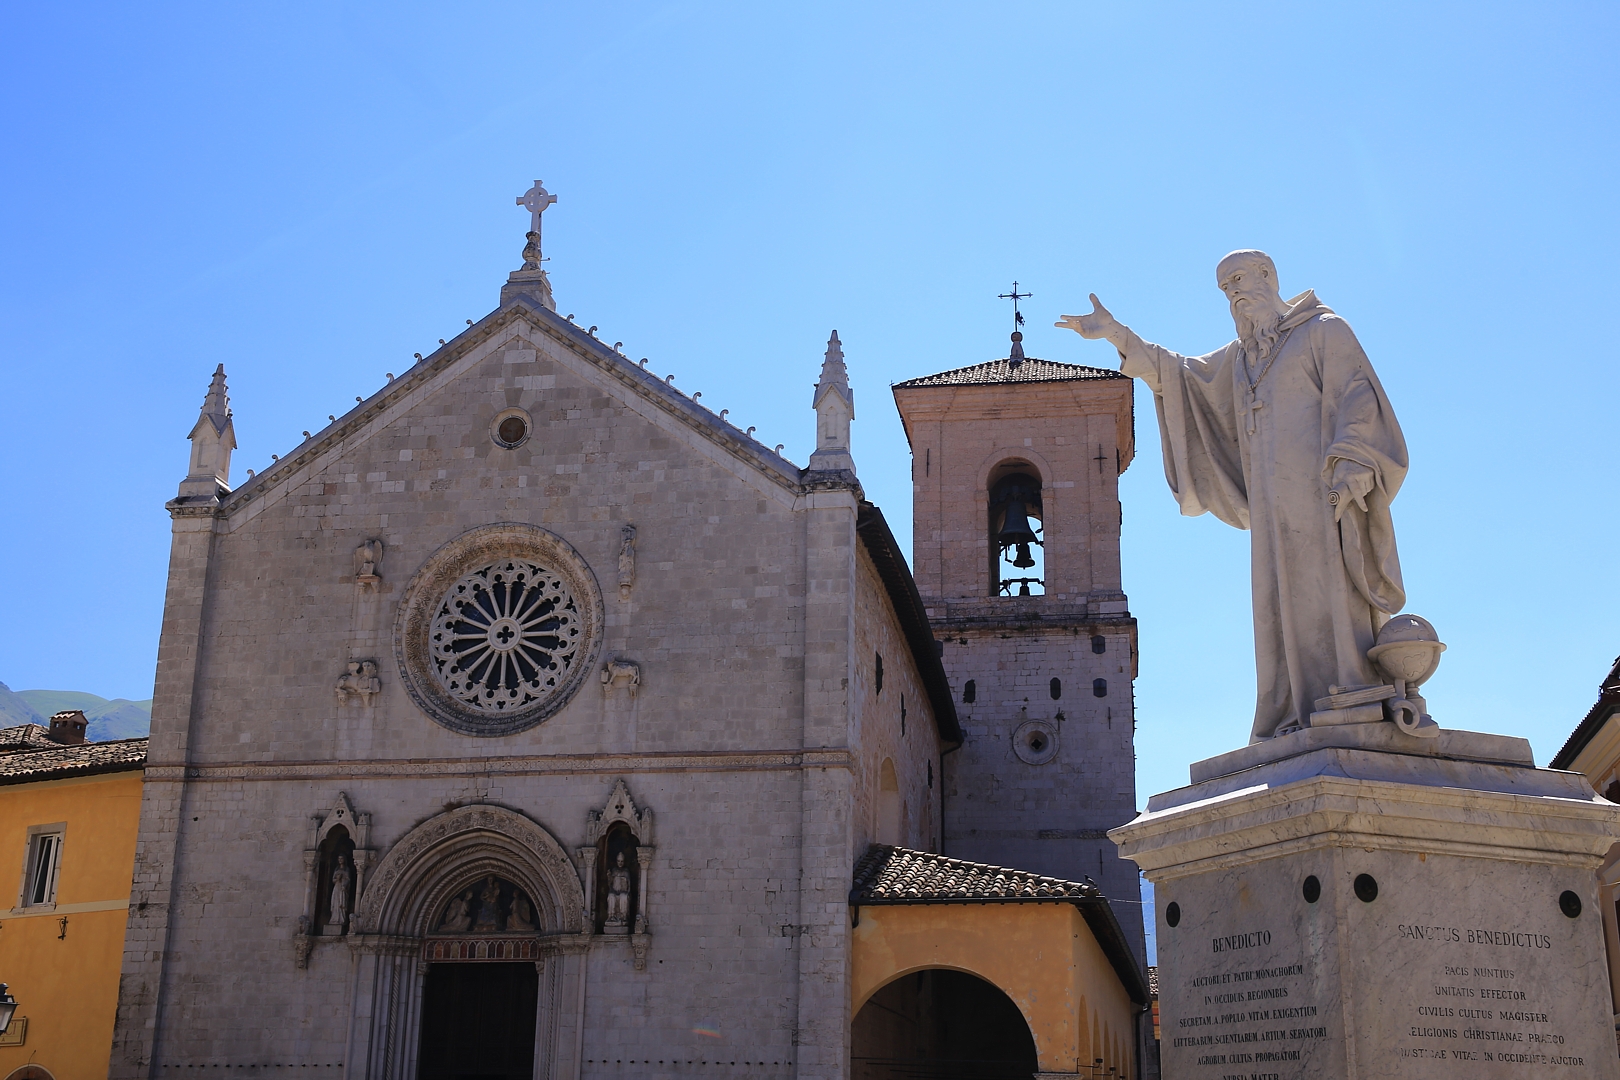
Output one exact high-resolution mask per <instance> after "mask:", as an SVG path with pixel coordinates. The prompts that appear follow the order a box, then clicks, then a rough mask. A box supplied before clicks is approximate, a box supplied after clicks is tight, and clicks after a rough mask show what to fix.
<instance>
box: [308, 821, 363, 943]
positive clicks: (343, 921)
mask: <svg viewBox="0 0 1620 1080" xmlns="http://www.w3.org/2000/svg"><path fill="white" fill-rule="evenodd" d="M319 867H320V869H319V873H318V876H317V878H316V892H315V897H316V910H315V919H314V930H315V932H316V933H319V934H322V935H334V936H335V935H342V934H344V933H346V932H347V929H348V921H349V913H350V912H352V911H353V910H354V886H355V879H354V840H353V838H351V837H350V836H349V830H348V829H346V828H344V827H343V826H342V825H338V826H335V827H333V829H332V831H331V832H329V833H327V834H326V838H325V839H324V840H322V841H321V846H320V863H319Z"/></svg>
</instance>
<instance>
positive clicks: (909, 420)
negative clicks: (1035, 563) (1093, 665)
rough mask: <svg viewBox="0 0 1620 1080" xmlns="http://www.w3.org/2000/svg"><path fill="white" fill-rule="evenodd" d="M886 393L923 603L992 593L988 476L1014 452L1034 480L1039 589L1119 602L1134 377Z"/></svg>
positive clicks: (1060, 597) (1056, 596)
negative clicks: (907, 461)
mask: <svg viewBox="0 0 1620 1080" xmlns="http://www.w3.org/2000/svg"><path fill="white" fill-rule="evenodd" d="M1031 363H1039V361H1032V362H1031ZM1081 370H1086V369H1081ZM894 396H895V402H896V404H898V405H899V407H900V414H901V416H902V417H903V418H904V420H905V425H906V434H907V436H908V437H909V438H910V440H911V451H912V470H911V471H912V522H913V529H912V560H913V562H914V564H915V567H914V574H915V577H916V580H917V588H918V590H919V591H920V592H921V593H922V595H923V598H924V599H925V600H935V599H939V600H947V601H952V602H957V601H962V600H977V599H987V598H990V597H992V596H993V595H994V585H993V583H992V582H991V581H990V577H989V572H988V567H989V565H990V539H989V522H988V516H987V515H988V512H989V511H988V507H987V500H988V498H989V481H990V475H991V472H992V470H994V469H995V468H996V467H997V466H998V465H1000V464H1002V463H1003V462H1007V461H1011V460H1015V459H1021V460H1024V461H1027V462H1029V463H1030V464H1031V465H1032V466H1033V467H1034V470H1035V472H1036V473H1038V475H1039V478H1040V481H1041V498H1042V501H1043V504H1044V507H1045V511H1046V518H1045V526H1046V573H1047V587H1046V593H1047V595H1048V596H1049V597H1051V598H1052V599H1053V600H1055V601H1060V602H1070V603H1072V602H1075V601H1079V602H1081V603H1085V602H1097V603H1109V602H1111V601H1113V602H1117V601H1120V600H1122V599H1123V595H1122V594H1121V593H1120V570H1119V525H1120V516H1119V474H1120V473H1121V472H1123V471H1124V470H1125V468H1126V466H1128V465H1129V464H1130V462H1131V457H1132V455H1133V454H1134V453H1135V443H1134V440H1133V437H1132V434H1133V433H1132V413H1131V384H1130V380H1128V379H1125V378H1123V377H1116V378H1097V379H1072V380H1063V381H1056V380H1052V381H1042V382H1003V383H988V384H972V385H966V386H949V385H947V386H919V387H913V388H908V387H906V386H905V385H904V384H902V385H901V386H898V387H896V388H895V392H894Z"/></svg>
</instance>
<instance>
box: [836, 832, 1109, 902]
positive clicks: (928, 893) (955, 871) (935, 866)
mask: <svg viewBox="0 0 1620 1080" xmlns="http://www.w3.org/2000/svg"><path fill="white" fill-rule="evenodd" d="M1101 896H1102V890H1100V889H1098V888H1097V886H1096V885H1094V884H1092V883H1091V882H1089V881H1084V882H1082V881H1063V880H1061V879H1059V878H1049V877H1042V876H1040V875H1039V874H1030V873H1026V872H1025V871H1023V870H1009V869H1008V868H1006V867H1004V866H990V865H987V864H985V863H975V862H964V861H962V860H961V859H947V858H946V857H945V856H943V855H934V854H931V853H930V852H926V851H913V850H911V849H910V848H902V847H889V846H887V845H884V844H873V845H872V847H871V848H870V849H868V850H867V852H866V855H865V857H864V858H862V859H861V861H860V862H859V863H857V864H856V865H855V887H854V889H853V890H852V891H851V893H850V902H851V903H853V904H905V903H912V904H926V903H929V902H931V901H932V902H936V903H937V902H942V901H946V902H948V901H973V900H977V901H981V902H983V903H1016V902H1022V901H1041V900H1046V901H1061V900H1081V899H1098V898H1101Z"/></svg>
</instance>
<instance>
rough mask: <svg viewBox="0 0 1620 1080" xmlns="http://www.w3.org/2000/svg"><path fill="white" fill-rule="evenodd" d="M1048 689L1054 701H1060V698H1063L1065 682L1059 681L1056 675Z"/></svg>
mask: <svg viewBox="0 0 1620 1080" xmlns="http://www.w3.org/2000/svg"><path fill="white" fill-rule="evenodd" d="M1046 689H1047V692H1048V693H1050V694H1051V695H1052V700H1053V701H1056V700H1058V698H1061V697H1062V696H1063V680H1062V679H1059V678H1058V677H1057V676H1055V675H1054V676H1053V677H1052V681H1051V683H1050V684H1049V685H1048V686H1047V688H1046Z"/></svg>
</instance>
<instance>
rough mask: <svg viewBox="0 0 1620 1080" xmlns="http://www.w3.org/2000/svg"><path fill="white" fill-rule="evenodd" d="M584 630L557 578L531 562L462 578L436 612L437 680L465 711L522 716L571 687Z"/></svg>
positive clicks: (432, 636)
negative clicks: (466, 709) (572, 674)
mask: <svg viewBox="0 0 1620 1080" xmlns="http://www.w3.org/2000/svg"><path fill="white" fill-rule="evenodd" d="M583 630H584V627H583V625H582V619H581V618H580V613H579V608H578V605H577V604H576V603H575V600H574V596H573V594H572V593H571V592H570V591H569V588H568V585H567V582H566V580H565V579H564V578H563V577H562V576H561V575H560V574H557V573H555V572H553V571H551V570H548V569H547V568H546V567H544V566H542V565H541V564H539V563H536V562H532V561H530V560H528V559H501V560H499V561H497V562H494V563H491V564H490V565H488V566H484V567H481V568H479V569H477V570H474V571H473V572H471V573H470V574H466V575H465V576H463V577H462V578H461V579H460V580H459V581H457V582H456V583H455V584H454V585H452V586H451V587H450V590H449V592H448V593H447V594H446V595H445V598H444V600H443V602H442V603H441V604H440V605H439V608H438V610H437V611H436V612H435V613H434V616H433V622H432V624H431V626H430V628H429V632H428V638H429V654H430V658H431V670H432V673H433V677H434V679H435V680H436V681H437V682H438V684H439V686H440V687H442V688H443V689H444V691H445V692H446V693H447V694H449V695H450V697H452V698H454V699H455V700H456V701H457V702H459V703H460V704H462V705H466V706H469V707H471V708H473V709H477V710H479V711H482V712H485V713H515V712H524V711H526V710H528V709H530V708H532V707H534V706H537V705H539V704H540V703H542V702H544V701H545V700H546V699H547V698H548V697H550V696H551V695H552V694H554V693H555V692H556V691H557V689H558V688H559V687H562V686H565V685H567V684H568V683H569V678H568V676H569V672H570V671H571V670H572V669H573V665H574V662H575V661H576V660H577V659H578V658H579V649H580V644H581V642H582V640H583Z"/></svg>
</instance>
